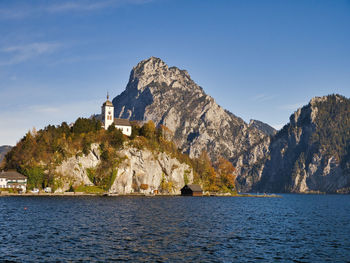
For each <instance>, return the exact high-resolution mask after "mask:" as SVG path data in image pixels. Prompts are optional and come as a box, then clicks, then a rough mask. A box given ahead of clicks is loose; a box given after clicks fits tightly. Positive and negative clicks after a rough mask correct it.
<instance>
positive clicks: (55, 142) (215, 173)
mask: <svg viewBox="0 0 350 263" xmlns="http://www.w3.org/2000/svg"><path fill="white" fill-rule="evenodd" d="M171 137H172V133H171V131H170V130H169V129H168V128H166V127H165V126H163V125H160V126H159V127H156V126H155V124H154V123H153V122H152V121H149V122H147V123H145V124H143V125H140V124H139V123H136V122H134V123H133V128H132V135H131V136H130V137H127V136H125V135H123V134H122V132H121V131H120V130H119V129H116V128H115V127H114V126H110V127H109V128H108V130H104V129H102V128H101V122H100V121H99V120H96V119H84V118H79V119H77V120H76V122H75V123H74V124H73V125H70V126H69V125H68V124H67V123H65V122H63V123H62V124H61V125H58V126H53V125H49V126H47V127H45V128H44V129H42V130H39V131H36V130H33V131H29V132H28V133H27V134H26V135H25V136H24V137H23V138H22V139H21V140H20V141H19V142H18V143H17V145H16V146H15V147H14V148H13V149H12V150H11V151H10V152H9V153H8V154H7V155H6V157H5V162H4V168H5V169H17V170H18V171H19V172H21V173H23V174H25V175H27V176H28V188H29V189H30V188H32V187H39V188H43V187H46V186H52V185H53V184H54V178H53V177H54V173H55V168H56V167H57V166H58V165H60V164H61V163H62V161H63V160H65V159H66V158H69V157H71V156H76V155H87V154H89V153H90V149H91V144H92V143H98V144H99V146H100V147H99V148H100V151H101V163H100V164H99V166H98V167H97V168H96V169H91V170H89V171H87V173H88V176H89V178H90V180H91V181H92V182H93V183H94V184H95V185H97V186H99V187H101V188H102V189H106V190H108V189H109V187H110V186H111V184H112V183H113V181H114V180H115V177H116V169H117V168H118V165H119V164H120V163H121V162H122V161H123V158H124V157H123V156H120V155H119V152H118V151H119V150H120V149H122V148H123V147H135V148H137V149H140V150H142V149H144V148H146V149H148V150H150V151H152V152H153V153H154V154H157V153H160V152H165V153H167V154H168V155H170V156H171V157H174V158H177V159H178V160H179V161H180V162H182V163H186V164H188V165H189V166H190V167H192V168H193V171H194V182H195V183H199V184H201V185H202V186H203V188H204V190H206V191H210V192H231V193H234V192H235V191H236V190H235V169H234V167H233V166H232V164H231V163H230V162H229V161H227V160H225V159H224V158H219V159H218V161H217V162H216V163H214V164H212V162H211V161H210V158H209V157H208V154H207V153H206V152H205V151H203V152H202V154H201V155H200V156H199V157H198V158H195V159H191V158H189V156H188V155H187V154H183V153H181V150H180V149H178V147H177V146H176V145H175V143H173V142H172V141H170V140H169V139H170V138H171ZM185 176H187V175H184V177H185ZM165 183H166V182H164V185H163V187H164V188H166V189H167V191H170V190H171V188H172V186H171V185H165ZM147 187H148V186H147ZM142 189H146V185H143V186H142Z"/></svg>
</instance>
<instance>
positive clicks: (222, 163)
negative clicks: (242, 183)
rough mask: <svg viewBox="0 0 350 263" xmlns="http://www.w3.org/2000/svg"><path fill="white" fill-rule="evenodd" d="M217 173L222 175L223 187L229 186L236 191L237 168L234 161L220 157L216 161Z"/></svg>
mask: <svg viewBox="0 0 350 263" xmlns="http://www.w3.org/2000/svg"><path fill="white" fill-rule="evenodd" d="M216 167H217V173H218V175H219V176H220V179H221V184H222V187H227V188H228V189H229V190H230V191H234V192H235V191H236V184H235V180H236V176H235V170H236V169H235V168H234V167H233V165H232V163H230V162H229V161H228V160H226V159H225V158H223V157H220V158H219V160H218V161H217V163H216Z"/></svg>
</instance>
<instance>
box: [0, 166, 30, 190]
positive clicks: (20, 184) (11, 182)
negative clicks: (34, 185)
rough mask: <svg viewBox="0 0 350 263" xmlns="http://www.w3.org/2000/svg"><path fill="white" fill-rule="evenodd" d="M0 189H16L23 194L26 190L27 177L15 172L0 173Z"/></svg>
mask: <svg viewBox="0 0 350 263" xmlns="http://www.w3.org/2000/svg"><path fill="white" fill-rule="evenodd" d="M0 188H17V189H21V190H22V191H23V192H25V191H26V189H27V177H25V176H24V175H22V174H20V173H18V172H16V171H15V170H9V171H6V172H4V171H2V172H1V173H0Z"/></svg>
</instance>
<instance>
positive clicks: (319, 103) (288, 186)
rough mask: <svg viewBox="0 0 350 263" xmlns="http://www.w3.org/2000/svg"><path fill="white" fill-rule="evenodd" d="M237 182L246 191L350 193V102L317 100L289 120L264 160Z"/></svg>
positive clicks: (331, 97) (253, 164)
mask: <svg viewBox="0 0 350 263" xmlns="http://www.w3.org/2000/svg"><path fill="white" fill-rule="evenodd" d="M248 159H249V158H248ZM243 174H244V175H243ZM239 180H240V182H239V185H240V186H241V187H242V186H243V187H242V189H243V190H245V191H251V190H253V191H261V192H294V193H313V192H324V193H349V192H350V100H349V99H347V98H345V97H343V96H340V95H329V96H324V97H316V98H313V99H312V100H311V101H310V103H309V104H308V105H306V106H304V107H302V108H300V109H298V110H297V111H296V112H295V113H294V114H293V115H291V117H290V122H289V123H288V124H287V125H285V126H284V128H283V129H282V130H280V131H279V132H278V133H277V134H276V135H275V136H274V137H273V138H272V140H271V143H270V145H269V149H268V152H267V153H266V156H265V158H263V159H261V160H257V161H256V162H251V163H249V165H246V168H245V171H244V173H242V176H241V177H240V178H239ZM246 181H247V182H249V183H250V182H253V183H251V184H249V183H246ZM242 189H241V190H242Z"/></svg>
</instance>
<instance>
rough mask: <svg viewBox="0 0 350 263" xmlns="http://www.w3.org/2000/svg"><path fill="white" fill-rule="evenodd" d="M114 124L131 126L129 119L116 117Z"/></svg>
mask: <svg viewBox="0 0 350 263" xmlns="http://www.w3.org/2000/svg"><path fill="white" fill-rule="evenodd" d="M114 124H115V125H118V126H131V124H130V121H129V120H127V119H117V118H114Z"/></svg>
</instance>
